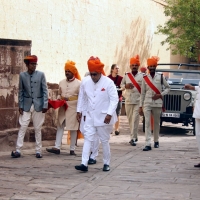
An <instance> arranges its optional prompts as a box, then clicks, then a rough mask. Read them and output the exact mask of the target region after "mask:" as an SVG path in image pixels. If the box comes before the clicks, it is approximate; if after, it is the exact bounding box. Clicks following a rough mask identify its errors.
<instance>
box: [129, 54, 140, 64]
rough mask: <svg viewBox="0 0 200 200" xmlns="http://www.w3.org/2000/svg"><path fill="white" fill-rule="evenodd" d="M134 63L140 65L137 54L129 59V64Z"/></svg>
mask: <svg viewBox="0 0 200 200" xmlns="http://www.w3.org/2000/svg"><path fill="white" fill-rule="evenodd" d="M134 64H135V65H138V66H140V58H139V55H136V56H135V57H133V58H131V59H130V65H134Z"/></svg>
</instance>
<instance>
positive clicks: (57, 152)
mask: <svg viewBox="0 0 200 200" xmlns="http://www.w3.org/2000/svg"><path fill="white" fill-rule="evenodd" d="M46 151H48V152H49V153H55V154H60V149H56V148H51V149H48V148H46Z"/></svg>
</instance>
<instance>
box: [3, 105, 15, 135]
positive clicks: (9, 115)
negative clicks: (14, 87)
mask: <svg viewBox="0 0 200 200" xmlns="http://www.w3.org/2000/svg"><path fill="white" fill-rule="evenodd" d="M17 127H19V126H18V108H15V109H14V108H4V109H2V108H1V109H0V131H2V130H6V129H11V128H17Z"/></svg>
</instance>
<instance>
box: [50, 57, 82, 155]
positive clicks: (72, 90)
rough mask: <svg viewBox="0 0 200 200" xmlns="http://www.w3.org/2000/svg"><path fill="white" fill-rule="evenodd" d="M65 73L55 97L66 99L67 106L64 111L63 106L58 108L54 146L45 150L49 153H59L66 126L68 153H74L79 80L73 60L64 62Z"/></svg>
mask: <svg viewBox="0 0 200 200" xmlns="http://www.w3.org/2000/svg"><path fill="white" fill-rule="evenodd" d="M65 75H66V79H63V80H62V81H60V83H59V92H58V94H59V95H58V97H57V98H58V99H63V100H65V101H67V105H68V108H67V110H66V111H65V108H64V107H60V108H59V110H58V125H57V133H56V141H55V147H53V148H50V149H49V148H47V149H46V150H47V151H48V152H50V153H55V154H60V148H61V143H62V137H63V133H64V128H65V127H66V129H67V130H68V131H70V155H76V154H75V144H76V139H77V130H78V129H79V122H78V121H77V119H76V108H77V101H78V93H79V88H80V84H81V81H80V75H79V73H78V70H77V69H76V67H75V63H74V62H73V61H68V62H66V63H65Z"/></svg>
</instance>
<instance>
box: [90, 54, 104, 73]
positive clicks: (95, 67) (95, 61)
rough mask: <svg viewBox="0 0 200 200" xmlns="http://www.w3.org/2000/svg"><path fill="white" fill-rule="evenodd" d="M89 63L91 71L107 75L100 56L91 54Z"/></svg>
mask: <svg viewBox="0 0 200 200" xmlns="http://www.w3.org/2000/svg"><path fill="white" fill-rule="evenodd" d="M87 64H88V70H89V71H90V72H98V73H102V74H103V75H106V74H105V72H104V70H103V67H104V64H103V63H102V62H101V61H100V59H99V58H98V57H96V58H95V57H93V56H91V57H90V58H89V60H88V62H87Z"/></svg>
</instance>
